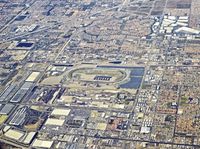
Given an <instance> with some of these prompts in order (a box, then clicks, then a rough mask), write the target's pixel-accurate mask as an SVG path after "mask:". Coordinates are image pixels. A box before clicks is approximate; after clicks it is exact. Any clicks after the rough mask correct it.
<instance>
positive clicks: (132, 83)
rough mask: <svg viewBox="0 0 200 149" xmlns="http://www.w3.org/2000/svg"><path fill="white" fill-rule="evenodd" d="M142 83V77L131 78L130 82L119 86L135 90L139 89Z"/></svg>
mask: <svg viewBox="0 0 200 149" xmlns="http://www.w3.org/2000/svg"><path fill="white" fill-rule="evenodd" d="M141 83H142V76H141V77H131V79H130V81H129V82H127V83H125V84H122V85H120V87H121V88H130V89H131V88H134V89H137V88H139V87H140V85H141Z"/></svg>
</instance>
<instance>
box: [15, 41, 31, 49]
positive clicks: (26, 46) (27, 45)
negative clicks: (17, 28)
mask: <svg viewBox="0 0 200 149" xmlns="http://www.w3.org/2000/svg"><path fill="white" fill-rule="evenodd" d="M32 45H33V43H29V42H20V43H19V44H18V45H17V47H19V48H24V47H25V48H30V47H31V46H32Z"/></svg>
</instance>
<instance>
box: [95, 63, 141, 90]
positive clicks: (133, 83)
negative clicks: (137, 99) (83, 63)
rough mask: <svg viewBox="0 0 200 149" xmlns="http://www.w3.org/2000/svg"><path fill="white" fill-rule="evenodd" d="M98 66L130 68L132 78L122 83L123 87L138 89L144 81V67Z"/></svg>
mask: <svg viewBox="0 0 200 149" xmlns="http://www.w3.org/2000/svg"><path fill="white" fill-rule="evenodd" d="M97 68H112V69H120V68H121V69H129V70H130V71H131V73H130V80H129V81H128V82H127V83H125V84H121V85H120V87H121V88H129V89H138V88H139V87H140V85H141V83H142V78H143V76H144V71H145V69H144V67H130V66H97Z"/></svg>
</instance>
